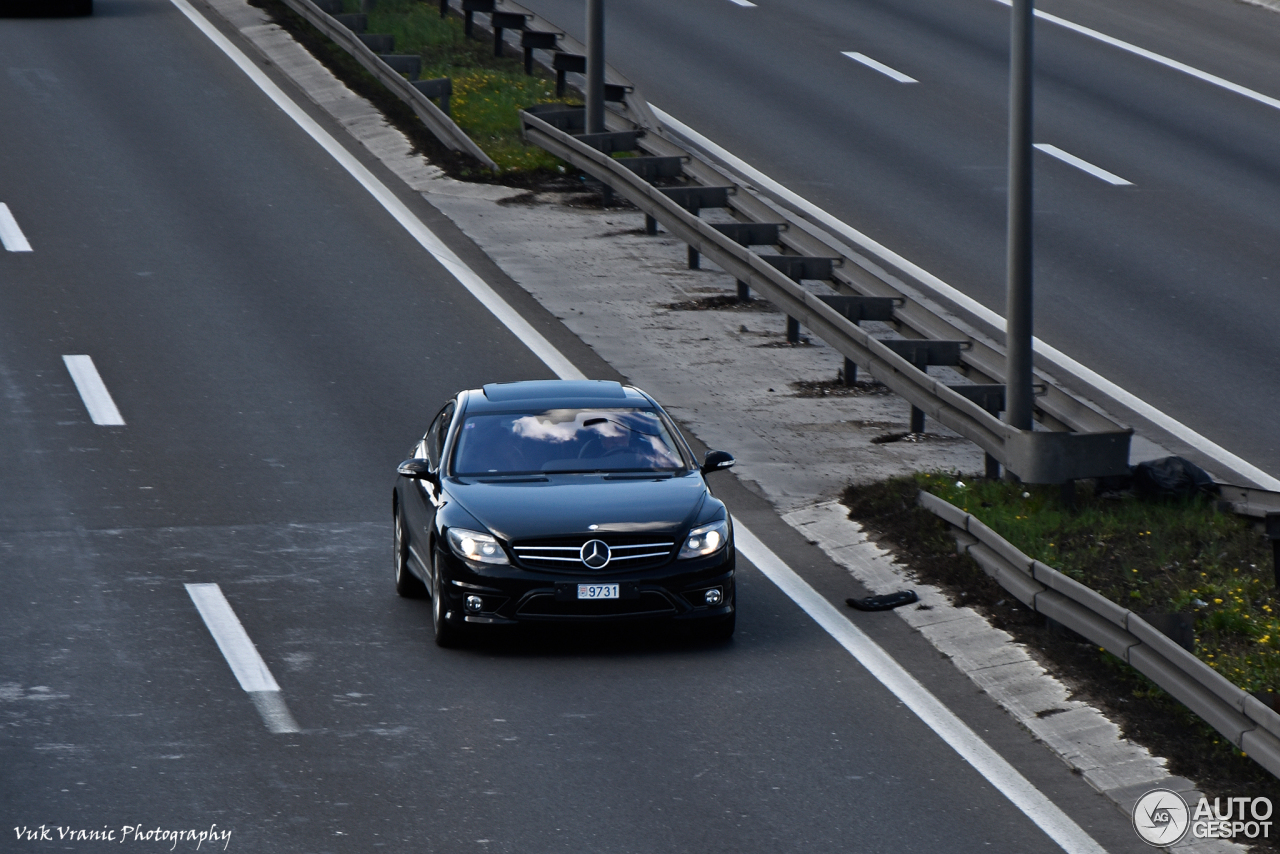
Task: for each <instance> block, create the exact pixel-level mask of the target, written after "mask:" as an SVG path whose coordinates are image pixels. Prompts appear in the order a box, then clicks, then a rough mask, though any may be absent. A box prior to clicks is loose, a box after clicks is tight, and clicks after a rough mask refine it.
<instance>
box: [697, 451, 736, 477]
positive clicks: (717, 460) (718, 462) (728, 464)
mask: <svg viewBox="0 0 1280 854" xmlns="http://www.w3.org/2000/svg"><path fill="white" fill-rule="evenodd" d="M735 462H737V461H736V460H735V459H734V458H733V454H731V453H729V452H728V451H707V455H706V456H705V457H703V458H702V473H703V474H711V473H712V472H713V471H724V470H725V469H727V468H733V464H734V463H735Z"/></svg>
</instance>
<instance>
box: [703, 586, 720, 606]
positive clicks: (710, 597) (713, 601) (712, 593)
mask: <svg viewBox="0 0 1280 854" xmlns="http://www.w3.org/2000/svg"><path fill="white" fill-rule="evenodd" d="M722 599H724V595H723V594H722V593H721V592H720V588H719V587H712V588H711V589H710V590H708V591H707V595H706V600H707V604H708V605H712V606H715V605H719V604H720V600H722Z"/></svg>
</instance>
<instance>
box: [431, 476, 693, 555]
mask: <svg viewBox="0 0 1280 854" xmlns="http://www.w3.org/2000/svg"><path fill="white" fill-rule="evenodd" d="M448 492H449V496H450V497H451V498H452V499H453V500H454V501H457V502H458V504H460V505H461V506H462V508H463V509H464V510H466V511H467V512H468V513H470V514H471V515H472V516H474V517H475V519H476V521H477V522H480V523H481V524H483V525H484V526H485V527H486V528H488V529H489V530H490V531H491V532H492V533H493V534H494V535H495V536H497V537H500V538H502V539H504V540H507V541H508V542H512V541H515V540H526V539H533V538H536V537H556V536H564V535H571V534H590V533H597V534H604V533H641V532H648V531H653V532H659V531H669V532H673V533H680V532H682V531H683V530H684V529H686V528H688V527H689V526H691V525H692V524H693V522H694V519H695V518H696V516H697V513H698V511H699V510H700V509H701V507H702V504H703V502H704V501H705V500H706V497H707V487H706V484H705V483H704V482H703V480H702V478H701V477H699V476H698V475H697V474H691V475H686V476H683V477H664V478H652V477H650V478H643V479H640V478H632V477H622V476H613V477H608V476H601V475H598V474H596V475H580V474H574V475H549V476H548V477H546V478H545V479H543V478H526V479H520V478H511V479H498V478H494V479H476V478H458V479H450V480H449V482H448ZM593 525H595V526H598V527H595V528H593V527H591V526H593Z"/></svg>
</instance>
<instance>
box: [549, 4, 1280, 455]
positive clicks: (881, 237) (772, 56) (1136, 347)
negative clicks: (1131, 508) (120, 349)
mask: <svg viewBox="0 0 1280 854" xmlns="http://www.w3.org/2000/svg"><path fill="white" fill-rule="evenodd" d="M529 5H530V7H531V8H533V9H534V10H535V11H537V12H539V14H542V15H543V16H544V17H546V18H548V19H549V20H551V21H554V22H556V23H557V24H558V25H560V26H563V27H565V28H566V29H567V30H568V31H569V32H571V33H573V34H574V35H575V36H579V37H581V35H582V32H581V29H582V22H581V20H580V19H581V17H582V15H581V4H580V3H577V2H575V1H574V0H531V2H530V4H529ZM1042 5H1044V8H1045V10H1046V11H1048V12H1052V13H1054V14H1057V15H1061V16H1062V17H1064V18H1066V19H1068V20H1073V21H1078V22H1079V23H1080V24H1082V25H1085V26H1093V27H1096V28H1098V29H1100V30H1101V31H1102V32H1104V33H1107V34H1109V35H1113V36H1114V37H1117V38H1121V39H1129V40H1131V41H1133V42H1135V43H1136V44H1137V45H1138V46H1140V47H1143V48H1146V49H1148V50H1152V51H1156V52H1162V51H1163V52H1165V53H1166V54H1167V55H1168V56H1169V57H1170V58H1171V59H1173V60H1175V61H1179V62H1183V63H1186V64H1189V65H1192V66H1196V67H1198V68H1203V69H1204V70H1205V71H1206V72H1208V73H1211V74H1216V75H1220V76H1223V77H1225V78H1227V79H1228V80H1232V81H1234V82H1237V83H1239V84H1240V85H1243V86H1253V87H1256V88H1257V89H1258V90H1260V91H1261V92H1262V93H1263V94H1264V95H1269V96H1270V97H1272V98H1275V97H1277V96H1278V95H1280V89H1277V83H1276V81H1277V80H1280V64H1278V63H1277V60H1276V58H1275V56H1274V50H1273V49H1272V46H1273V45H1274V44H1275V42H1276V39H1277V38H1278V37H1280V16H1277V15H1276V14H1275V13H1273V12H1269V11H1267V10H1262V9H1258V8H1255V7H1250V6H1247V5H1244V4H1234V3H1220V2H1215V0H1205V2H1185V3H1178V4H1153V3H1148V2H1146V0H1131V2H1126V3H1124V4H1099V3H1092V2H1075V0H1073V1H1072V2H1060V3H1049V4H1042ZM1008 14H1009V13H1008V8H1007V7H1006V6H1003V5H1001V4H999V3H997V2H992V0H948V2H942V3H935V2H929V3H918V2H906V3H903V2H893V3H888V2H878V0H865V2H863V0H860V1H859V2H856V3H849V2H823V0H818V2H786V0H776V2H765V3H760V4H758V5H757V6H756V7H753V8H743V7H740V6H738V5H736V4H733V3H730V2H728V0H697V2H691V3H648V2H646V3H638V2H632V0H611V2H609V3H608V4H607V22H608V36H607V44H608V51H609V61H610V62H611V63H612V64H613V65H615V66H616V67H617V68H619V69H620V70H621V71H622V72H623V73H625V74H627V75H628V76H629V77H630V78H631V79H633V80H634V81H635V82H636V83H637V84H638V85H639V86H640V87H641V88H642V90H643V92H644V93H645V95H646V96H647V97H648V98H649V99H650V100H651V101H652V102H653V103H654V104H655V105H657V106H658V107H661V108H662V109H663V110H665V111H666V112H668V113H670V114H671V115H673V116H674V117H675V118H677V119H679V120H681V121H683V122H685V123H686V124H688V125H690V126H691V127H693V129H694V130H696V131H698V132H699V133H701V134H703V135H704V136H706V137H708V138H709V139H711V140H712V141H714V142H716V143H718V144H720V145H721V146H723V147H724V148H726V149H728V150H729V151H731V152H732V153H734V154H736V155H737V156H739V157H740V158H742V159H743V160H745V161H747V162H748V163H750V164H751V165H753V166H755V167H756V168H758V169H760V170H761V171H763V172H764V173H766V174H768V175H769V176H770V177H772V178H774V179H776V180H778V181H779V182H781V183H782V184H783V185H784V186H786V187H788V188H790V189H792V190H794V191H795V192H797V193H799V194H800V195H802V196H804V197H806V198H807V199H808V200H810V201H811V202H813V203H815V204H817V205H818V206H820V207H822V208H824V209H825V210H827V211H828V212H830V213H832V214H834V215H835V216H837V217H838V218H840V219H842V220H843V221H845V222H846V223H848V224H850V225H852V226H853V227H854V228H856V229H858V230H859V231H861V232H862V233H864V234H866V235H868V236H869V237H871V238H872V239H874V240H876V241H878V242H879V243H881V244H883V245H885V246H887V247H888V248H889V249H891V250H893V251H894V252H896V253H898V254H899V255H901V256H904V257H905V258H907V259H908V260H909V261H911V262H913V263H915V264H918V265H919V266H921V267H923V268H924V269H926V270H928V271H929V272H931V273H933V274H935V275H937V276H939V277H940V278H942V279H943V280H945V281H946V282H948V283H949V284H951V285H953V286H954V287H956V288H958V289H960V290H961V291H963V292H964V293H966V294H968V295H969V296H971V297H973V298H975V299H977V300H978V301H979V302H980V303H982V304H983V305H985V306H987V307H989V308H991V309H994V310H996V311H997V312H1000V313H1003V306H1004V257H1005V254H1004V253H1005V183H1006V175H1005V171H1006V166H1005V163H1006V146H1007V140H1006V124H1007V85H1008V84H1007V44H1008ZM1036 40H1037V42H1036V51H1037V88H1036V91H1037V107H1036V138H1035V139H1036V142H1037V143H1043V144H1048V145H1052V146H1056V147H1057V148H1059V149H1062V150H1064V151H1066V152H1068V153H1070V154H1071V155H1074V156H1075V157H1078V158H1081V159H1083V160H1085V161H1088V162H1089V163H1091V164H1093V165H1094V166H1096V167H1099V168H1101V169H1103V170H1106V171H1107V172H1109V173H1112V174H1114V175H1116V176H1119V177H1120V178H1122V179H1124V180H1125V181H1128V182H1130V185H1129V186H1113V185H1112V184H1109V183H1106V182H1104V181H1102V180H1100V179H1099V178H1097V177H1095V176H1094V175H1091V174H1088V173H1086V172H1084V171H1081V170H1080V169H1078V168H1076V167H1073V166H1070V165H1067V164H1066V163H1064V162H1062V161H1060V160H1057V159H1054V158H1052V157H1050V156H1048V155H1046V154H1038V155H1037V159H1036V181H1037V187H1036V217H1037V221H1036V228H1037V232H1036V259H1037V261H1036V288H1037V291H1036V301H1037V314H1036V324H1037V325H1036V332H1037V334H1038V335H1039V336H1040V337H1041V338H1042V339H1043V340H1045V341H1046V342H1047V343H1049V344H1051V345H1052V346H1054V347H1056V348H1058V349H1059V350H1061V351H1063V352H1065V353H1066V354H1067V355H1069V356H1071V357H1073V358H1075V359H1077V360H1078V361H1080V362H1082V363H1084V364H1085V365H1087V366H1088V367H1090V368H1092V369H1094V370H1096V371H1097V372H1098V373H1100V374H1102V375H1103V376H1105V377H1107V378H1108V379H1110V380H1112V381H1114V382H1116V383H1118V384H1120V385H1121V386H1122V387H1124V388H1126V389H1127V390H1129V391H1130V392H1132V393H1134V394H1136V395H1138V396H1139V397H1140V398H1142V399H1144V400H1146V401H1147V402H1149V403H1151V404H1153V405H1155V406H1157V407H1158V408H1161V409H1164V410H1165V411H1166V412H1167V413H1169V414H1170V415H1173V416H1174V417H1175V418H1177V419H1179V420H1181V421H1182V422H1183V423H1185V424H1187V425H1188V426H1190V427H1192V428H1193V429H1195V430H1197V431H1198V432H1200V433H1201V434H1203V435H1205V436H1207V437H1209V438H1210V439H1212V440H1213V441H1215V442H1217V443H1219V444H1220V445H1222V446H1224V447H1226V448H1227V449H1228V450H1231V451H1233V452H1235V453H1237V454H1238V455H1240V456H1242V457H1244V458H1245V459H1247V460H1249V461H1250V462H1253V463H1254V464H1256V465H1258V466H1260V467H1261V468H1263V469H1264V470H1267V471H1269V472H1271V473H1272V474H1280V444H1278V443H1277V441H1276V438H1275V434H1274V431H1273V430H1271V429H1270V422H1271V420H1273V417H1274V405H1273V401H1274V400H1276V399H1277V396H1278V394H1280V371H1278V370H1277V368H1276V365H1277V360H1276V359H1275V357H1274V347H1273V343H1272V342H1273V341H1274V337H1275V335H1274V330H1275V329H1276V328H1277V327H1278V324H1280V300H1277V299H1276V297H1275V294H1276V273H1275V270H1276V268H1277V262H1278V261H1280V220H1278V218H1277V216H1276V211H1277V210H1278V209H1280V207H1278V204H1280V180H1277V179H1278V178H1280V163H1277V159H1276V149H1275V145H1274V139H1275V138H1276V134H1277V131H1280V111H1278V110H1276V109H1274V108H1273V107H1271V106H1267V105H1264V104H1260V103H1257V102H1256V101H1252V100H1249V99H1247V98H1244V97H1241V96H1240V95H1237V94H1233V93H1230V92H1227V91H1225V90H1223V89H1221V88H1218V87H1215V86H1213V85H1210V84H1208V83H1206V82H1204V81H1203V80H1199V79H1196V78H1193V77H1191V76H1188V75H1187V74H1183V73H1180V72H1177V71H1174V70H1172V69H1170V68H1167V67H1164V66H1161V65H1158V64H1156V63H1154V62H1152V61H1150V60H1149V59H1144V58H1141V57H1138V56H1135V55H1133V54H1132V53H1127V52H1124V51H1121V50H1118V49H1117V48H1115V47H1113V46H1110V45H1107V44H1104V43H1102V42H1100V41H1098V40H1096V39H1093V38H1089V37H1086V36H1084V35H1081V34H1080V33H1077V32H1072V31H1070V30H1067V29H1064V28H1063V27H1060V26H1056V25H1054V24H1051V23H1048V22H1045V21H1040V22H1039V23H1038V25H1037V30H1036ZM845 52H858V53H861V54H864V55H866V56H867V57H869V58H870V59H873V60H875V61H876V62H879V63H881V64H883V65H885V66H887V67H889V68H890V69H893V70H894V71H896V72H898V73H900V74H903V75H906V76H908V77H910V78H913V79H914V80H916V81H917V82H915V83H900V82H897V81H896V80H894V79H893V78H892V77H890V76H887V75H886V74H884V73H882V72H881V71H877V70H875V69H873V68H870V67H867V66H866V65H863V64H860V63H858V62H855V61H853V60H851V59H849V58H848V57H847V56H845V55H844V53H845Z"/></svg>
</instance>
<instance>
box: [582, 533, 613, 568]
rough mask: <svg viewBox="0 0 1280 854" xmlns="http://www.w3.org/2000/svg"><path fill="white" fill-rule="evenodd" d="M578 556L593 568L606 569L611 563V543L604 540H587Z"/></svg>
mask: <svg viewBox="0 0 1280 854" xmlns="http://www.w3.org/2000/svg"><path fill="white" fill-rule="evenodd" d="M578 556H579V557H581V558H582V562H583V563H584V564H586V565H587V566H589V567H591V568H592V569H604V568H605V567H606V566H607V565H608V564H609V557H610V555H609V544H608V543H606V542H605V541H604V540H587V542H585V543H583V545H582V551H580V552H579V553H578Z"/></svg>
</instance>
